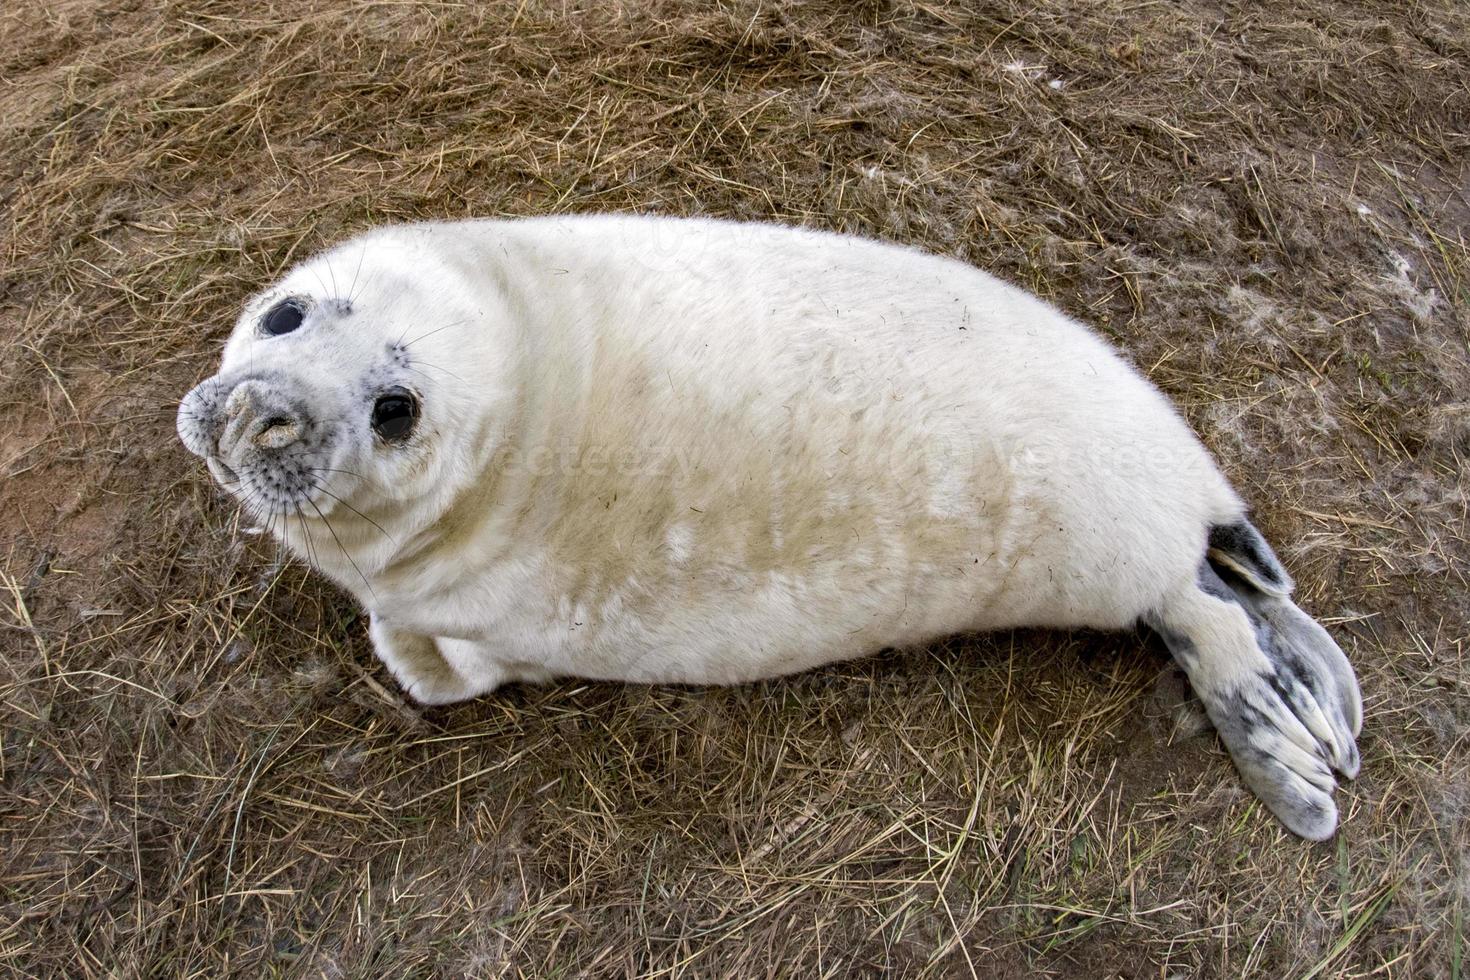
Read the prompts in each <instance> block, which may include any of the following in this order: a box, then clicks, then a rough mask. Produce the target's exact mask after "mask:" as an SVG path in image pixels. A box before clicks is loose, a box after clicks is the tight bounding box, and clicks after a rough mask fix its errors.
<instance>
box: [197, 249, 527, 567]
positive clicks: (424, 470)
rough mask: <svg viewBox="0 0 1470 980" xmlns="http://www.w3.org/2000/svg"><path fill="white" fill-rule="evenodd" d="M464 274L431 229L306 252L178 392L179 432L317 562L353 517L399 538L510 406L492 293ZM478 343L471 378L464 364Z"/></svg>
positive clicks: (428, 509) (455, 482) (456, 477)
mask: <svg viewBox="0 0 1470 980" xmlns="http://www.w3.org/2000/svg"><path fill="white" fill-rule="evenodd" d="M464 281H465V277H464V275H463V270H462V269H460V268H458V267H457V266H456V265H455V262H454V261H444V260H442V259H441V257H440V256H439V254H438V251H437V249H436V248H435V247H434V244H433V237H432V235H430V234H428V233H427V231H426V230H425V231H423V232H419V233H417V234H409V235H405V234H404V233H403V232H402V231H396V233H394V234H375V235H370V236H366V237H364V238H360V239H356V240H354V241H352V242H349V243H347V244H346V245H344V246H343V247H341V248H338V249H336V250H334V251H331V252H327V253H324V254H323V255H320V256H318V257H316V258H313V259H311V260H309V261H308V262H306V263H304V264H302V265H300V266H298V267H297V268H295V269H293V270H292V271H291V272H289V273H288V274H287V275H286V276H285V277H284V278H283V279H282V280H281V281H280V282H278V283H277V284H275V285H274V286H272V287H271V288H269V289H267V290H266V291H264V292H263V293H261V294H259V295H257V296H256V297H254V298H253V299H252V300H250V301H249V302H248V303H247V304H246V305H245V308H244V310H243V311H242V312H241V314H240V316H239V318H238V320H237V322H236V324H235V328H234V331H233V332H232V334H231V336H230V339H229V341H228V342H227V343H226V345H225V349H224V354H223V357H222V358H221V362H220V369H219V373H217V374H215V375H214V376H213V377H210V378H207V379H205V380H204V381H203V382H201V383H200V384H199V385H197V386H196V387H195V388H194V389H193V390H191V391H190V392H189V393H188V394H187V395H186V396H185V397H184V399H183V401H182V403H181V404H180V406H179V411H178V419H177V427H178V434H179V438H180V439H181V440H182V442H183V443H184V445H185V446H186V447H187V448H188V449H189V451H190V452H192V453H194V454H195V455H197V456H200V457H202V458H203V459H204V460H205V461H206V463H207V465H208V467H209V471H210V473H211V474H212V475H213V476H214V478H215V480H216V481H217V482H218V483H219V484H220V485H221V486H222V487H223V488H224V489H225V490H226V491H228V492H229V493H230V494H231V495H233V496H234V497H236V498H237V499H238V500H239V501H240V502H241V503H242V504H243V505H244V506H245V507H246V509H247V510H248V511H249V512H250V513H251V514H252V516H254V517H255V518H256V519H257V520H258V521H260V522H261V523H262V524H263V525H265V526H267V527H269V528H271V529H272V530H273V531H274V532H276V533H278V534H280V535H281V536H282V537H283V538H285V539H286V540H287V543H288V544H292V545H294V546H297V550H299V551H301V552H303V553H304V554H308V555H309V557H310V558H311V559H312V560H313V563H320V564H323V565H329V563H327V562H319V559H324V558H326V557H327V556H326V554H325V551H324V550H323V548H324V546H323V542H324V541H325V542H330V541H331V540H332V537H335V536H339V535H340V536H342V537H352V536H353V532H354V526H355V525H363V524H365V525H366V526H367V527H369V528H371V529H372V535H373V536H374V537H377V538H389V537H392V528H391V527H389V525H390V524H393V523H398V524H400V525H401V524H402V523H403V522H404V521H405V520H408V521H410V522H411V523H422V521H416V520H414V518H415V515H419V516H421V517H422V518H423V520H424V521H431V520H432V519H433V517H434V516H435V515H436V514H437V512H438V508H437V507H436V506H435V505H434V501H435V500H436V499H438V498H440V497H442V496H444V495H446V494H448V495H452V493H453V491H454V489H455V487H457V486H461V485H463V483H464V482H465V480H466V479H467V478H468V475H467V473H466V472H465V470H466V469H467V467H466V463H467V461H469V460H470V459H471V458H472V457H473V458H475V459H478V458H479V455H480V453H479V450H480V449H482V448H485V447H486V446H487V445H489V446H493V444H494V442H495V430H496V428H497V425H496V422H497V420H498V419H500V418H501V417H502V416H503V412H502V411H501V410H500V408H501V402H502V401H503V399H502V397H501V396H502V394H503V392H502V385H501V383H500V382H501V372H499V371H498V370H497V368H496V365H497V364H498V363H504V362H505V361H506V358H505V357H503V356H502V357H500V358H498V359H497V358H495V357H493V356H491V352H490V350H489V349H488V347H487V346H486V345H487V344H488V338H489V336H490V335H493V334H494V333H495V331H494V330H493V328H490V327H487V326H486V325H485V321H486V320H487V318H490V317H492V316H493V310H494V308H495V304H494V302H493V301H492V298H491V297H488V296H487V295H486V293H485V289H484V286H483V283H482V284H481V285H479V286H477V287H476V289H475V290H473V291H469V290H467V289H466V288H465V287H464V285H463V283H464ZM482 348H483V349H482ZM466 357H471V358H475V359H476V364H477V370H476V371H475V375H476V385H475V387H474V388H473V390H471V389H468V388H467V387H466V386H465V385H464V384H463V383H461V381H460V380H459V378H458V376H457V375H456V374H455V372H454V365H460V366H462V365H463V364H464V363H465V362H464V360H463V359H464V358H466ZM468 468H469V469H473V468H474V467H473V466H472V465H471V466H469V467H468ZM329 521H330V526H328V527H325V528H321V527H319V525H321V524H325V523H327V522H329ZM317 530H322V531H323V533H322V534H321V535H320V536H318V535H317V534H315V533H314V532H315V531H317ZM359 530H360V528H359ZM407 530H408V531H410V532H411V531H412V530H414V528H411V527H410V528H407ZM329 535H331V536H329ZM339 543H340V542H339ZM347 543H348V544H349V545H351V544H352V542H351V541H348V542H347ZM325 547H326V548H327V549H328V550H338V549H335V548H333V547H332V546H331V545H330V544H328V545H326V546H325ZM342 550H343V553H344V555H345V553H346V550H347V549H342ZM351 550H353V551H354V552H356V551H358V549H356V548H353V549H351ZM313 552H315V553H313ZM363 557H364V556H362V555H360V554H359V562H360V561H361V560H362V559H363ZM379 558H380V559H381V560H380V561H377V562H375V564H381V563H382V561H386V560H388V559H389V558H391V556H390V555H387V554H383V555H380V556H379ZM369 560H371V558H369ZM326 570H328V571H330V570H331V569H330V567H327V568H326ZM347 577H351V578H357V577H358V576H357V575H355V574H350V573H349V575H348V576H347Z"/></svg>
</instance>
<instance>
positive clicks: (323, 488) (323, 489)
mask: <svg viewBox="0 0 1470 980" xmlns="http://www.w3.org/2000/svg"><path fill="white" fill-rule="evenodd" d="M314 472H316V471H313V473H314ZM311 485H312V486H313V487H314V488H315V489H317V490H320V491H321V492H322V493H324V494H326V495H327V496H328V497H331V498H332V499H333V500H335V501H337V503H339V504H341V505H342V506H343V507H346V508H347V509H348V510H350V511H352V512H353V513H354V514H356V515H357V516H358V517H361V518H362V519H363V520H365V521H367V522H368V523H369V524H371V525H372V526H373V527H375V528H377V529H378V530H379V531H380V532H382V534H383V537H385V538H387V539H388V540H389V541H391V542H392V543H393V544H395V545H396V544H398V540H397V539H396V538H394V537H393V535H391V534H389V533H388V532H387V531H386V530H384V528H383V525H381V524H379V523H378V522H377V521H375V520H373V519H372V518H371V517H369V516H367V515H366V514H364V513H363V512H362V511H360V510H358V509H357V508H356V507H354V506H352V505H351V504H349V503H348V502H347V501H345V500H343V499H342V498H341V497H339V496H337V495H336V494H335V493H333V492H332V491H330V490H328V489H327V487H326V484H324V483H317V482H315V481H313V482H312V484H311Z"/></svg>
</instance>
